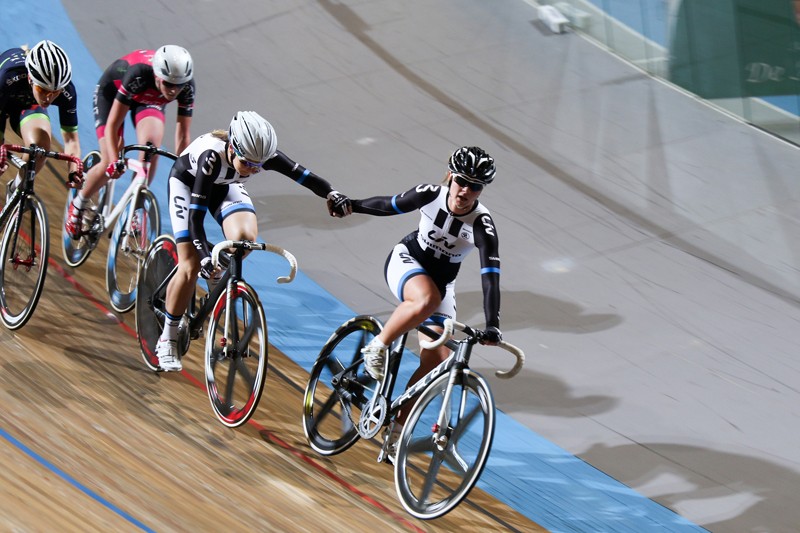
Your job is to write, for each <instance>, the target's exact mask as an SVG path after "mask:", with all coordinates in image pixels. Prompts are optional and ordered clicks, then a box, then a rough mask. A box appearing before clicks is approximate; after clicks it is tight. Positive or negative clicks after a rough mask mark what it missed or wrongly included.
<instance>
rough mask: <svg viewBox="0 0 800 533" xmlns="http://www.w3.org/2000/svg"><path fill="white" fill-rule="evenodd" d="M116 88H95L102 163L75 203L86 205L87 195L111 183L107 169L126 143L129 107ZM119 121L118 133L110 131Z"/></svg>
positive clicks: (88, 175)
mask: <svg viewBox="0 0 800 533" xmlns="http://www.w3.org/2000/svg"><path fill="white" fill-rule="evenodd" d="M115 95H116V87H115V86H114V84H113V83H112V84H110V85H107V86H103V85H100V84H98V85H97V86H95V90H94V101H93V104H94V109H93V111H94V129H95V133H96V134H97V144H98V147H99V148H100V156H101V159H100V163H98V164H97V165H95V166H93V167H92V168H90V169H89V172H87V173H86V175H85V176H84V180H83V188H82V189H81V191H80V193H79V194H77V195H76V196H75V201H74V203H75V205H76V207H78V208H82V207H83V203H84V202H85V201H86V199H87V198H91V197H93V196H94V195H95V194H96V193H97V192H98V191H99V190H100V189H102V188H103V186H104V185H105V184H106V183H107V182H108V176H106V169H107V168H108V165H110V164H111V163H113V162H114V161H116V159H117V154H118V153H119V149H120V147H121V146H122V144H123V143H124V140H123V136H122V132H123V127H124V120H125V114H127V112H128V109H129V108H128V106H126V105H124V104H122V103H121V102H118V101H117V100H115V99H114V96H115ZM114 124H117V126H116V127H117V131H116V134H114V135H108V134H109V133H110V131H111V130H110V129H109V128H110V127H112V126H113V125H114Z"/></svg>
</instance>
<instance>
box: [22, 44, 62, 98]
mask: <svg viewBox="0 0 800 533" xmlns="http://www.w3.org/2000/svg"><path fill="white" fill-rule="evenodd" d="M25 66H26V67H27V68H28V77H29V78H30V79H31V80H32V81H33V83H35V84H36V85H38V86H39V87H42V88H43V89H47V90H48V91H58V90H61V89H63V88H64V87H66V86H67V85H69V82H70V81H71V80H72V65H71V64H70V62H69V58H68V57H67V53H66V52H64V49H63V48H61V47H60V46H58V45H57V44H56V43H54V42H53V41H46V40H45V41H40V42H38V43H36V44H35V45H34V46H33V48H31V49H30V50H29V51H28V54H27V55H26V56H25Z"/></svg>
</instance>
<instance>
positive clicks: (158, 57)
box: [153, 44, 194, 85]
mask: <svg viewBox="0 0 800 533" xmlns="http://www.w3.org/2000/svg"><path fill="white" fill-rule="evenodd" d="M193 71H194V65H193V64H192V56H190V55H189V52H188V51H187V50H186V48H182V47H180V46H175V45H174V44H167V45H164V46H162V47H161V48H159V49H158V50H156V53H155V54H154V55H153V72H154V73H155V75H156V76H158V77H159V78H161V79H162V80H164V81H166V82H169V83H172V84H174V85H182V84H184V83H186V82H188V81H190V80H191V79H192V74H193Z"/></svg>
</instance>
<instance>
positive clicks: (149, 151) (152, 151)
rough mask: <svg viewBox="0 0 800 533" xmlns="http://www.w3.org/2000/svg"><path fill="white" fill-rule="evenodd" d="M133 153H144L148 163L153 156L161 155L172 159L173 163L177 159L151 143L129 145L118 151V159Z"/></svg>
mask: <svg viewBox="0 0 800 533" xmlns="http://www.w3.org/2000/svg"><path fill="white" fill-rule="evenodd" d="M134 151H138V152H144V153H145V161H149V160H150V158H152V157H153V156H154V155H163V156H164V157H168V158H170V159H172V160H173V161H175V160H176V159H178V156H177V155H175V154H173V153H172V152H169V151H167V150H163V149H161V148H159V147H158V146H156V145H155V144H153V143H147V144H129V145H127V146H125V147H123V148H122V150H120V151H119V158H120V159H124V157H125V154H127V153H128V152H134Z"/></svg>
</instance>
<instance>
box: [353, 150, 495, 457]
mask: <svg viewBox="0 0 800 533" xmlns="http://www.w3.org/2000/svg"><path fill="white" fill-rule="evenodd" d="M448 166H449V170H448V173H447V176H446V178H445V183H444V184H442V185H433V184H422V185H417V186H416V187H414V188H413V189H411V190H409V191H406V192H404V193H402V194H399V195H395V196H375V197H372V198H366V199H363V200H353V201H352V206H353V212H354V213H364V214H368V215H376V216H391V215H399V214H404V213H410V212H412V211H419V212H420V222H419V227H418V228H417V229H416V230H415V231H413V232H412V233H410V234H409V235H407V236H406V237H405V238H403V239H402V240H401V241H400V242H399V243H398V244H397V245H396V246H395V247H394V248H393V249H392V251H391V253H390V254H389V257H388V258H387V260H386V266H385V271H384V274H385V277H386V283H387V284H388V285H389V289H390V290H391V291H392V293H393V294H394V295H395V296H396V297H397V299H398V300H400V304H399V305H398V306H397V308H396V309H395V310H394V312H393V313H392V315H391V316H390V317H389V320H388V321H387V322H386V324H385V326H384V328H383V331H381V333H380V334H379V335H378V336H376V337H375V338H374V339H373V340H372V342H370V344H368V345H367V346H366V347H365V348H364V349H363V350H362V352H363V354H364V363H365V367H366V369H367V372H369V374H370V375H371V376H372V377H373V378H375V379H378V380H380V379H382V378H383V376H384V374H385V372H386V365H387V357H386V356H387V346H389V345H390V344H391V343H392V342H393V341H394V340H395V339H397V338H398V337H400V336H401V335H402V334H403V333H405V332H406V331H409V330H411V329H413V328H415V327H417V326H418V325H419V324H422V323H426V324H429V325H431V326H432V327H433V328H434V329H438V330H441V329H442V328H441V325H442V324H443V323H444V320H445V319H447V318H452V319H455V316H456V298H455V279H456V275H457V274H458V271H459V268H460V267H461V263H462V262H463V261H464V259H465V258H466V256H467V254H469V252H471V251H472V250H473V249H475V248H477V249H478V253H479V254H480V263H481V280H482V285H483V311H484V315H485V318H486V337H485V338H484V341H483V342H484V343H485V344H496V343H498V342H500V340H501V339H502V334H501V333H500V255H499V252H498V238H497V229H496V228H495V225H494V221H493V220H492V216H491V214H490V213H489V210H488V209H487V208H486V206H484V205H483V204H481V203H480V202H479V201H478V197H479V196H480V195H481V192H482V190H483V188H484V186H485V185H487V184H489V183H491V182H492V180H493V179H494V175H495V165H494V160H493V159H492V158H491V157H490V156H489V155H488V154H487V153H486V152H484V151H483V150H481V149H480V148H477V147H467V146H465V147H462V148H459V149H458V150H456V151H455V152H454V153H453V154H452V156H451V157H450V160H449V165H448ZM448 355H449V350H448V349H447V347H444V346H443V347H440V348H438V349H436V350H426V349H423V350H421V351H420V365H419V368H417V370H416V371H415V372H414V374H413V375H412V376H411V379H410V380H409V384H412V383H414V382H416V381H417V380H418V379H419V378H421V377H422V376H424V375H425V374H426V373H428V372H429V371H430V370H432V369H433V368H434V367H435V366H436V365H438V364H439V363H440V362H441V361H443V360H444V359H446V358H447V357H448ZM403 418H404V413H401V414H400V416H399V417H398V420H397V421H396V424H395V426H394V427H393V429H392V433H393V434H394V437H393V438H396V435H397V434H399V432H400V424H402V422H403ZM390 455H391V451H390Z"/></svg>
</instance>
